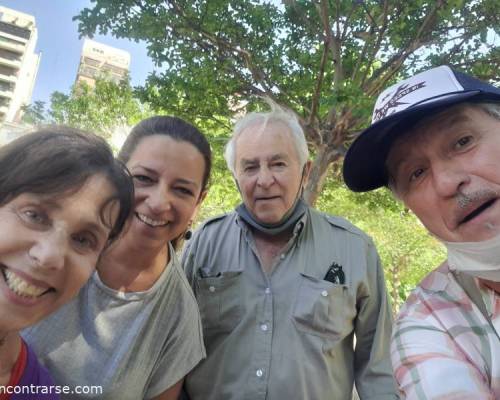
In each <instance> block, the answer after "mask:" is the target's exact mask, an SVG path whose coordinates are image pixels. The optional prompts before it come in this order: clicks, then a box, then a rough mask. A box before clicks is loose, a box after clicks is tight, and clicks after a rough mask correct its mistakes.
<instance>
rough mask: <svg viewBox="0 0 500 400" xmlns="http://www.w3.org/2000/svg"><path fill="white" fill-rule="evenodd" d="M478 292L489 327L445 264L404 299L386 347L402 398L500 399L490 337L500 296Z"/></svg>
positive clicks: (498, 361) (497, 348)
mask: <svg viewBox="0 0 500 400" xmlns="http://www.w3.org/2000/svg"><path fill="white" fill-rule="evenodd" d="M476 289H478V288H476ZM479 290H480V292H481V297H482V298H483V301H484V302H485V306H486V310H487V314H488V315H489V317H490V321H491V323H490V321H488V319H487V318H486V317H485V316H484V315H483V313H482V312H481V311H480V309H479V308H478V307H477V306H476V304H475V303H474V302H473V301H472V300H471V299H470V298H469V296H468V295H467V293H466V292H465V291H464V289H463V288H462V286H460V284H459V283H458V282H457V280H456V279H455V276H454V274H453V273H452V272H451V271H450V270H449V267H448V265H447V263H444V264H443V265H441V266H440V267H439V268H438V269H436V270H435V271H433V272H431V273H430V274H429V275H428V276H427V277H426V278H425V279H424V280H423V281H422V282H421V283H420V285H419V286H418V287H417V288H416V289H415V290H414V292H413V293H412V294H411V295H410V297H409V298H408V300H407V301H406V303H405V304H404V306H403V307H402V309H401V311H400V313H399V315H398V317H397V319H396V322H395V324H394V331H393V336H392V344H391V358H392V365H393V368H394V375H395V378H396V381H397V384H398V387H399V390H400V392H401V394H402V397H403V398H407V399H426V400H427V399H442V400H445V399H449V400H451V399H453V400H459V399H474V400H481V399H488V400H495V399H500V338H499V332H496V331H495V329H496V330H497V331H498V326H499V319H500V296H499V294H498V293H496V292H495V291H493V290H491V289H488V288H484V287H481V288H480V289H479ZM495 326H496V328H494V327H495Z"/></svg>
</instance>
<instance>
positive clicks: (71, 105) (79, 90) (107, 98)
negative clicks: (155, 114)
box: [48, 78, 151, 139]
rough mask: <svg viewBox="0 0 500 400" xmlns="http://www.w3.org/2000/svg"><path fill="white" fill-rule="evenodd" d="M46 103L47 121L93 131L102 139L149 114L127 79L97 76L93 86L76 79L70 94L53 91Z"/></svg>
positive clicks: (108, 137) (109, 137)
mask: <svg viewBox="0 0 500 400" xmlns="http://www.w3.org/2000/svg"><path fill="white" fill-rule="evenodd" d="M50 103H51V105H50V110H49V111H48V114H49V120H50V122H54V123H59V124H66V125H70V126H73V127H76V128H81V129H86V130H89V131H93V132H96V133H98V134H100V135H101V136H103V137H105V138H106V139H111V136H112V135H113V133H114V132H115V131H116V129H119V128H121V127H130V126H133V125H135V124H136V123H137V122H139V121H140V120H141V119H143V118H146V117H147V116H149V115H151V111H150V110H149V108H148V107H147V106H146V105H144V104H142V103H141V102H140V101H139V100H138V99H137V97H136V95H135V93H134V91H133V89H132V88H131V87H130V84H129V81H128V80H123V81H122V82H120V83H119V84H117V83H114V82H112V81H109V80H106V79H105V78H102V79H97V80H96V82H95V86H94V87H91V86H89V85H87V84H86V83H79V84H77V85H75V86H73V88H72V89H71V92H70V94H64V93H61V92H54V93H53V94H52V96H51V99H50Z"/></svg>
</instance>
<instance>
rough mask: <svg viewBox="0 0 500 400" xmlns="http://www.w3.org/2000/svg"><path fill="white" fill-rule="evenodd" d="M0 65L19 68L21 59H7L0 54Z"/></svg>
mask: <svg viewBox="0 0 500 400" xmlns="http://www.w3.org/2000/svg"><path fill="white" fill-rule="evenodd" d="M0 65H5V66H6V67H9V68H12V69H16V70H17V69H20V68H21V60H13V59H8V58H4V57H2V56H1V55H0Z"/></svg>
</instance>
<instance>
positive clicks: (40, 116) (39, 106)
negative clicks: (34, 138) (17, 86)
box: [22, 100, 48, 125]
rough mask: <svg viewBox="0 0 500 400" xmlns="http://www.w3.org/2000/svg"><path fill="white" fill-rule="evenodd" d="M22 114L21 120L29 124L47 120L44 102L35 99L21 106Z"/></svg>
mask: <svg viewBox="0 0 500 400" xmlns="http://www.w3.org/2000/svg"><path fill="white" fill-rule="evenodd" d="M22 111H23V116H22V122H24V123H26V124H30V125H40V124H43V123H45V122H46V121H47V118H48V117H47V110H46V109H45V102H43V101H39V100H38V101H35V102H34V103H33V104H29V105H26V106H23V107H22Z"/></svg>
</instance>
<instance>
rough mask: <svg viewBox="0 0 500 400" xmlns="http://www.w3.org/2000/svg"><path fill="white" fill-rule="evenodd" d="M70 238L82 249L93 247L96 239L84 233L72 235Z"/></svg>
mask: <svg viewBox="0 0 500 400" xmlns="http://www.w3.org/2000/svg"><path fill="white" fill-rule="evenodd" d="M72 239H73V241H74V242H75V243H76V244H77V246H78V247H80V248H82V249H93V248H94V247H95V244H96V241H95V240H94V239H93V238H92V237H89V236H88V235H84V234H83V235H80V234H78V235H74V236H73V237H72Z"/></svg>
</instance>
